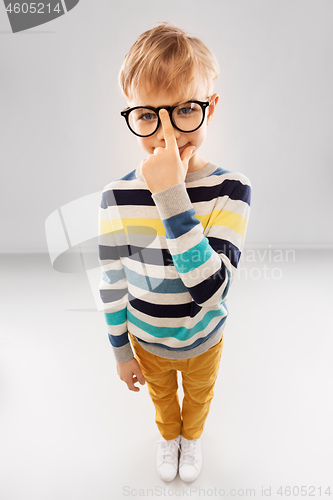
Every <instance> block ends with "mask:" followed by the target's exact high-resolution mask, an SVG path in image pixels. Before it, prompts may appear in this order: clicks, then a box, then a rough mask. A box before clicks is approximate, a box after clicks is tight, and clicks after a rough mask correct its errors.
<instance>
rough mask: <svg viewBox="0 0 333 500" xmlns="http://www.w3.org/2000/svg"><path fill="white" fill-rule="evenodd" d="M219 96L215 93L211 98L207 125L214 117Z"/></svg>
mask: <svg viewBox="0 0 333 500" xmlns="http://www.w3.org/2000/svg"><path fill="white" fill-rule="evenodd" d="M219 99H220V98H219V96H218V95H217V94H213V95H212V97H211V100H210V105H209V106H208V113H207V125H209V124H210V122H211V121H212V119H213V116H214V112H215V108H216V105H217V103H218V102H219Z"/></svg>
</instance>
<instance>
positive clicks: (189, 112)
mask: <svg viewBox="0 0 333 500" xmlns="http://www.w3.org/2000/svg"><path fill="white" fill-rule="evenodd" d="M209 104H210V101H206V102H203V101H186V102H183V103H181V104H176V105H175V106H159V107H158V108H153V107H152V106H135V107H134V108H127V109H124V110H123V111H121V113H120V114H121V116H123V117H124V118H125V120H126V123H127V125H128V128H129V129H130V131H131V132H133V134H135V135H137V136H139V137H149V136H151V135H153V134H155V132H156V131H157V130H158V128H159V126H160V123H161V119H160V116H159V111H160V109H166V110H167V111H168V113H169V116H170V120H171V123H172V125H173V126H174V127H175V128H176V129H177V130H179V131H180V132H185V133H190V132H195V130H198V128H200V127H201V125H202V124H203V121H204V119H205V111H206V108H207V107H208V106H209Z"/></svg>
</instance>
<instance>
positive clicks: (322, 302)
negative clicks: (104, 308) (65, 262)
mask: <svg viewBox="0 0 333 500" xmlns="http://www.w3.org/2000/svg"><path fill="white" fill-rule="evenodd" d="M332 14H333V3H332V2H331V1H323V0H313V1H309V0H299V1H295V0H288V1H287V0H281V1H280V0H274V1H273V0H261V1H255V0H247V1H245V0H242V1H241V0H228V1H224V0H219V1H212V0H207V1H205V2H197V1H194V0H191V1H187V0H181V1H180V0H178V1H173V0H171V1H167V2H157V1H156V0H154V1H142V0H139V1H137V0H127V1H125V2H115V1H110V0H98V2H96V1H95V2H94V1H92V0H90V1H88V0H86V1H84V0H81V1H80V2H79V4H78V5H77V6H76V7H75V8H74V9H73V10H72V11H71V12H69V13H68V14H66V15H65V16H63V17H61V18H59V19H57V20H55V21H53V22H51V23H48V24H46V25H43V26H39V27H38V28H34V29H32V30H29V31H27V32H22V33H17V34H15V35H13V34H11V32H10V26H9V22H8V19H7V17H6V13H5V11H4V8H3V7H1V5H0V52H1V54H0V57H1V59H0V64H1V78H0V86H1V92H0V99H1V115H0V116H1V173H2V182H1V184H0V189H1V193H0V194H1V196H0V203H1V211H0V217H1V240H0V252H1V253H2V255H1V256H0V276H1V292H0V293H1V295H0V301H1V302H0V303H1V325H0V326H1V327H0V421H1V425H0V443H1V446H0V470H1V477H0V498H1V500H22V499H24V500H45V499H47V500H59V498H61V499H63V500H92V499H96V500H110V498H115V499H117V500H118V499H121V498H126V496H125V493H126V492H128V491H129V492H132V496H127V498H132V497H134V495H135V492H136V493H137V497H138V496H139V493H138V491H139V489H140V488H141V489H142V490H143V491H144V492H145V494H146V497H147V498H148V494H149V493H148V491H147V489H148V488H150V489H154V488H157V487H159V488H163V487H165V486H166V493H165V495H164V496H167V497H171V496H173V497H176V495H178V493H179V491H180V492H181V495H180V496H178V498H179V497H183V496H184V497H185V498H192V499H194V498H195V499H198V498H200V499H201V498H203V497H204V492H205V496H206V497H208V496H212V493H209V490H210V491H214V488H217V490H218V491H219V490H221V489H222V488H223V489H225V491H226V492H227V493H229V497H230V496H231V494H230V489H231V488H235V489H236V490H237V489H240V490H242V492H239V493H238V494H237V495H236V497H237V498H240V497H251V498H262V497H263V495H262V487H264V488H265V489H268V488H271V494H270V498H272V499H274V500H275V499H281V496H280V495H278V493H277V492H278V488H279V487H282V489H283V492H284V493H285V494H286V496H287V495H289V490H288V489H286V488H288V486H289V487H290V488H291V494H290V495H289V496H288V497H289V498H298V499H299V498H300V496H301V493H300V491H301V490H300V488H301V486H305V488H306V490H305V491H306V493H307V495H308V496H307V497H303V498H325V497H326V496H327V495H325V492H326V491H327V490H326V488H327V487H328V486H331V491H333V489H332V488H333V485H332V484H330V481H331V478H332V470H331V469H332V466H331V464H332V463H333V447H332V442H333V431H332V420H333V403H332V397H331V395H332V379H333V372H332V370H333V368H332V359H331V358H332V355H331V353H332V350H333V336H332V331H333V321H332V315H331V314H330V310H331V307H332V280H333V259H332V248H333V235H332V223H331V218H332V195H331V185H332V168H331V164H332V140H331V136H332V118H331V117H332V99H333V98H332V92H331V89H332V83H333V82H332V49H333V43H332V42H333V32H332V29H331V26H332ZM158 21H172V22H173V23H175V24H176V25H178V26H180V27H183V28H185V29H187V30H189V31H190V32H191V33H193V34H195V35H197V36H199V37H200V38H202V39H203V41H204V42H206V43H207V45H208V47H209V48H211V50H212V51H213V52H214V53H215V55H216V56H217V58H218V60H219V63H220V67H221V75H220V79H219V81H218V84H217V86H216V90H217V92H218V93H219V95H220V101H219V103H218V107H217V108H216V114H215V116H214V120H213V122H212V124H211V125H210V127H209V129H208V136H207V139H206V142H205V144H204V145H203V147H202V150H201V152H202V156H203V157H204V158H205V159H207V160H211V161H213V162H215V163H217V164H219V165H220V166H222V167H224V168H227V169H229V170H234V171H240V172H243V173H244V174H245V175H247V176H248V177H249V178H250V180H251V182H252V186H253V200H252V208H251V215H250V223H249V228H248V232H247V240H246V248H247V249H248V250H251V247H252V248H255V249H256V253H254V254H252V255H254V260H253V259H250V258H249V257H250V256H251V254H250V253H246V252H244V254H243V258H242V263H241V264H242V265H241V268H240V270H239V273H238V275H237V277H236V279H235V281H234V283H233V286H232V288H231V290H230V293H229V296H228V309H229V311H230V316H229V318H228V324H227V327H226V330H225V333H224V337H225V341H224V349H223V353H222V361H221V366H220V372H219V376H218V380H217V383H216V386H215V390H214V391H215V396H214V399H213V402H212V405H211V411H210V413H209V416H208V419H207V423H206V427H205V431H204V433H203V438H202V446H203V457H204V463H203V470H202V472H201V475H200V476H199V478H198V480H196V481H195V483H194V484H193V485H192V486H193V488H197V490H194V489H193V490H192V494H191V496H189V495H188V494H187V496H186V494H185V493H184V494H182V488H186V487H188V488H189V487H190V486H191V485H188V486H187V485H185V483H182V481H181V480H180V479H179V478H177V479H176V480H175V481H174V482H173V483H171V484H170V485H166V484H165V483H163V481H161V480H160V479H159V478H158V476H157V474H156V471H155V455H156V449H157V443H156V441H157V439H158V438H159V434H158V431H157V428H156V426H155V424H154V410H153V406H152V403H151V401H150V398H149V395H148V392H147V386H143V387H141V390H140V392H139V393H138V394H134V393H132V392H130V391H128V389H127V387H126V386H125V385H124V383H123V382H121V381H120V380H119V378H118V376H117V373H116V370H115V363H114V359H113V354H112V350H111V346H110V344H109V341H108V338H107V334H106V325H105V320H104V316H103V314H101V312H100V311H97V309H96V303H95V301H94V297H93V294H95V295H96V293H97V286H96V282H95V284H94V285H93V280H91V275H90V274H88V273H84V272H83V273H81V274H76V273H74V272H72V273H68V272H67V273H59V272H56V271H55V270H54V269H53V268H52V265H51V263H50V257H49V255H48V248H47V241H46V234H45V221H46V220H47V218H48V217H49V215H50V214H52V213H53V212H54V211H56V210H58V209H60V207H63V206H64V205H67V207H68V206H69V207H70V209H71V205H69V204H71V203H72V202H74V201H78V202H80V203H81V201H82V199H83V197H85V196H88V195H91V194H94V193H97V194H98V192H100V191H101V190H102V189H103V187H104V186H105V185H106V184H107V183H109V182H110V181H111V180H113V179H115V178H118V177H121V176H122V175H124V174H126V173H127V172H129V171H131V170H133V169H135V168H136V167H137V166H138V165H139V163H140V161H141V159H142V158H143V157H145V156H144V155H145V153H144V152H143V151H141V149H140V148H139V146H138V144H137V142H136V139H135V138H134V136H132V135H131V134H130V132H129V131H128V130H127V127H126V125H125V123H124V120H123V118H122V117H121V116H120V114H119V112H120V110H121V109H123V108H124V107H125V106H126V101H125V99H124V98H123V97H122V95H121V93H120V90H119V88H118V84H117V75H118V71H119V68H120V65H121V63H122V60H123V57H124V56H125V54H126V52H127V51H128V50H129V48H130V46H131V45H132V43H133V42H134V41H135V39H136V38H137V36H138V35H139V34H140V33H141V32H143V31H145V30H147V29H150V28H152V27H153V26H154V25H155V24H156V23H157V22H158ZM83 201H84V199H83ZM80 203H79V204H78V205H75V207H76V208H75V210H77V217H76V221H77V226H78V233H81V228H82V233H84V231H85V229H86V226H87V224H88V222H89V224H90V226H89V227H94V224H95V222H94V221H95V220H96V230H97V213H98V207H97V203H96V206H95V205H93V206H91V213H90V211H89V210H88V211H87V207H85V210H84V207H83V208H82V211H81V210H79V209H77V207H78V206H79V205H80ZM83 204H84V203H83ZM73 207H74V205H73ZM75 213H76V212H75V211H72V213H71V215H72V216H73V215H75ZM88 219H89V221H88ZM91 221H92V222H91ZM91 224H92V225H91ZM256 247H257V248H256ZM258 247H259V248H258ZM273 248H275V249H282V250H281V253H280V260H279V259H276V258H275V256H278V255H279V254H274V253H273V252H272V253H269V251H270V250H271V249H273ZM283 249H285V251H283ZM286 249H287V250H290V249H291V250H293V251H294V252H295V253H294V254H293V253H291V254H290V253H287V251H286ZM259 250H260V251H259ZM96 273H97V274H96ZM98 273H99V269H95V277H96V276H97V275H98ZM89 280H90V281H89ZM98 312H99V314H98ZM180 399H182V393H181V389H180ZM199 487H200V488H202V493H201V495H200V496H199V493H198V488H199ZM311 487H313V488H314V489H311ZM124 488H127V489H126V490H125V489H124ZM249 488H253V489H255V495H253V494H252V496H251V495H250V493H247V494H246V492H245V490H246V489H249ZM297 488H299V489H297ZM319 488H321V496H320V490H319ZM159 491H162V493H163V490H159ZM155 493H158V490H155ZM310 494H311V495H312V496H310ZM266 495H267V493H266ZM217 497H218V496H217ZM327 497H328V496H327ZM150 498H153V496H152V495H151V494H150ZM154 498H159V497H158V496H157V494H155V495H154Z"/></svg>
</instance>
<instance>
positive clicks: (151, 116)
mask: <svg viewBox="0 0 333 500" xmlns="http://www.w3.org/2000/svg"><path fill="white" fill-rule="evenodd" d="M139 120H143V121H147V122H149V121H152V120H156V115H155V113H143V114H142V115H141V116H140V117H139Z"/></svg>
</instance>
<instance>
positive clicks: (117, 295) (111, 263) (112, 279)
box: [98, 189, 133, 363]
mask: <svg viewBox="0 0 333 500" xmlns="http://www.w3.org/2000/svg"><path fill="white" fill-rule="evenodd" d="M110 196H112V190H107V189H106V190H104V191H103V194H102V200H101V204H100V207H99V216H98V219H99V233H98V253H99V262H100V266H101V280H100V284H99V293H100V297H101V300H102V302H103V309H104V315H105V320H106V324H107V330H108V336H109V340H110V343H111V345H112V347H113V352H114V355H115V358H116V361H118V362H120V363H124V362H126V361H130V360H131V359H132V358H133V351H132V348H131V344H130V342H129V339H128V330H127V303H128V283H127V279H126V275H125V272H124V268H123V265H122V262H121V259H120V257H119V252H118V248H117V242H116V238H115V232H114V231H113V227H112V222H111V219H110V214H109V209H108V205H109V203H108V198H110Z"/></svg>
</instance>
